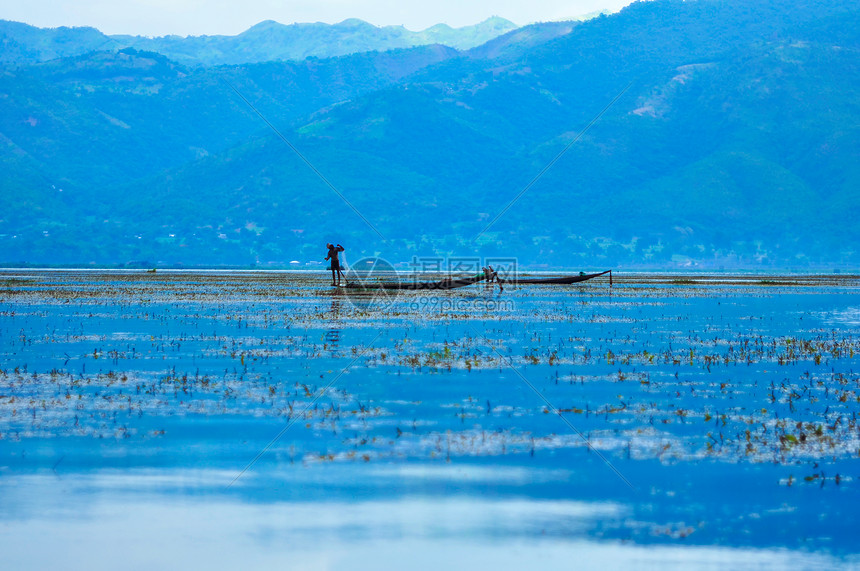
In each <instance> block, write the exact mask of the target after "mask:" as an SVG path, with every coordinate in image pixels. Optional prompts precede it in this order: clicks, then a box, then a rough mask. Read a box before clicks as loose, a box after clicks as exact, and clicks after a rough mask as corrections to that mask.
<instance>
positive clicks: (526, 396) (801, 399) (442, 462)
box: [0, 271, 860, 569]
mask: <svg viewBox="0 0 860 571" xmlns="http://www.w3.org/2000/svg"><path fill="white" fill-rule="evenodd" d="M0 282H2V283H0V500H2V501H0V530H2V532H0V548H2V551H3V554H4V556H3V559H4V560H5V561H7V562H11V564H12V567H10V568H39V569H41V568H46V567H61V568H87V569H100V568H111V569H112V568H116V567H117V566H122V567H126V568H128V567H130V568H152V567H162V568H188V567H200V566H202V565H206V566H208V567H213V568H236V567H248V566H256V567H260V566H263V567H272V566H279V567H287V568H289V567H293V568H321V569H328V568H374V569H377V568H403V567H405V566H408V567H410V568H428V569H429V568H439V567H440V566H442V565H445V566H449V567H451V566H453V567H461V568H468V567H481V568H484V567H487V566H494V567H497V568H522V567H525V566H534V565H538V564H539V565H543V566H550V567H569V566H570V564H571V561H575V562H576V563H577V564H579V565H581V566H586V567H588V566H592V567H601V568H602V567H606V566H610V567H620V566H629V565H631V564H632V565H637V566H659V567H665V566H669V567H685V568H686V567H727V566H732V567H756V568H758V567H784V566H789V567H800V568H818V567H821V568H830V567H834V566H844V567H852V566H857V565H858V564H860V559H858V554H860V543H858V541H857V539H856V538H857V533H858V530H860V509H858V508H860V495H858V492H860V483H858V478H860V426H858V424H857V411H858V408H860V366H858V361H860V301H858V299H860V298H858V295H857V294H858V283H860V282H858V280H856V279H855V278H853V277H839V278H825V277H803V278H799V277H786V278H773V277H769V278H766V279H765V278H761V279H759V278H755V277H749V276H746V277H743V278H735V279H733V278H726V277H719V276H716V277H715V276H709V277H689V276H683V277H679V276H654V275H645V276H634V277H631V276H628V277H624V276H623V275H622V276H616V277H615V280H614V284H613V286H612V287H610V286H609V283H608V280H606V281H604V280H602V279H600V280H594V281H591V282H587V283H585V284H582V285H579V286H527V287H521V288H516V287H508V288H506V289H505V291H504V292H501V293H500V292H499V291H498V289H488V288H486V287H485V286H477V287H475V286H473V287H470V288H464V289H460V290H455V291H452V292H441V293H439V294H436V295H435V296H434V295H420V294H404V295H398V296H387V297H386V296H373V295H356V294H346V293H344V292H342V291H341V292H338V291H333V289H332V288H330V287H328V286H327V281H326V277H325V276H324V275H323V274H320V275H318V276H317V275H308V274H297V273H296V274H293V273H263V272H260V273H253V272H251V273H248V272H243V273H229V272H225V273H218V272H209V273H202V272H200V273H192V272H187V273H165V272H159V273H157V274H151V273H133V272H127V273H125V272H71V271H70V272H25V271H4V272H0ZM4 567H6V564H4Z"/></svg>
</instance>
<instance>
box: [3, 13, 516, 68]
mask: <svg viewBox="0 0 860 571" xmlns="http://www.w3.org/2000/svg"><path fill="white" fill-rule="evenodd" d="M516 27H517V26H516V25H515V24H513V23H512V22H509V21H508V20H505V19H504V18H499V17H493V18H489V19H487V20H485V21H483V22H481V23H479V24H475V25H474V26H465V27H462V28H451V27H449V26H447V25H445V24H438V25H436V26H433V27H431V28H428V29H426V30H423V31H420V32H412V31H410V30H407V29H406V28H404V27H403V26H383V27H380V26H374V25H372V24H368V23H367V22H364V21H362V20H358V19H349V20H344V21H343V22H340V23H339V24H333V25H330V24H323V23H314V24H291V25H284V24H279V23H278V22H274V21H271V20H267V21H265V22H260V23H259V24H257V25H255V26H253V27H251V28H250V29H248V30H246V31H245V32H242V33H241V34H239V35H236V36H188V37H185V36H162V37H157V38H149V37H143V36H128V35H113V36H106V35H104V34H102V33H101V32H99V31H98V30H95V29H94V28H56V29H42V28H35V27H33V26H28V25H26V24H21V23H18V22H9V21H4V20H0V45H2V46H3V50H2V51H0V63H15V64H28V63H38V62H44V61H47V60H50V59H54V58H57V57H70V56H78V55H83V54H86V53H88V52H91V51H95V50H107V49H114V50H115V49H123V48H129V47H130V48H135V49H137V50H141V51H150V52H155V53H159V54H162V55H164V56H167V57H168V58H170V59H172V60H173V61H175V62H177V63H180V64H183V65H187V66H197V65H204V66H214V65H239V64H246V63H258V62H267V61H280V60H297V61H298V60H303V59H306V58H308V57H317V58H330V57H337V56H342V55H349V54H354V53H361V52H369V51H386V50H391V49H402V48H410V47H416V46H423V45H432V44H440V45H444V46H448V47H452V48H455V49H459V50H465V49H470V48H473V47H475V46H479V45H481V44H483V43H485V42H487V41H488V40H491V39H493V38H495V37H497V36H500V35H502V34H504V33H506V32H509V31H511V30H514V29H516Z"/></svg>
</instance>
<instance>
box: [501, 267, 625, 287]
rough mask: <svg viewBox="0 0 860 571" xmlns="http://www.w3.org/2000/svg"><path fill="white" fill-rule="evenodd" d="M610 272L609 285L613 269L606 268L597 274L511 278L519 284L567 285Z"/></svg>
mask: <svg viewBox="0 0 860 571" xmlns="http://www.w3.org/2000/svg"><path fill="white" fill-rule="evenodd" d="M606 274H609V285H612V270H606V271H605V272H600V273H597V274H580V275H578V276H562V277H557V278H517V279H516V280H511V281H512V282H513V283H515V284H517V285H519V284H547V285H551V284H558V285H567V284H575V283H579V282H584V281H586V280H590V279H593V278H596V277H599V276H603V275H606Z"/></svg>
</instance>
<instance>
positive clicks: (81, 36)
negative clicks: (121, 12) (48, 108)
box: [0, 20, 117, 65]
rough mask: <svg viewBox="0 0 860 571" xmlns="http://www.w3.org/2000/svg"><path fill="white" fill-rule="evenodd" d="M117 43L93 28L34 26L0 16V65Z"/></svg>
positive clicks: (48, 58)
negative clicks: (1, 18) (2, 18)
mask: <svg viewBox="0 0 860 571" xmlns="http://www.w3.org/2000/svg"><path fill="white" fill-rule="evenodd" d="M113 47H117V44H116V42H115V41H114V40H112V39H111V38H109V37H108V36H106V35H104V34H102V33H101V32H99V31H98V30H96V29H95V28H67V27H62V28H37V27H35V26H30V25H27V24H22V23H20V22H10V21H8V20H0V65H2V64H30V63H36V62H42V61H48V60H51V59H55V58H61V57H71V56H78V55H81V54H85V53H87V52H92V51H97V50H105V49H110V48H113Z"/></svg>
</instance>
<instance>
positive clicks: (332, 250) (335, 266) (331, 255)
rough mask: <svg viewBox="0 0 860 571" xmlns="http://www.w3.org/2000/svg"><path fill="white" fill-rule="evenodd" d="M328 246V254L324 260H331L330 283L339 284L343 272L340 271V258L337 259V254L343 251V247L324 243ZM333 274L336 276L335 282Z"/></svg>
mask: <svg viewBox="0 0 860 571" xmlns="http://www.w3.org/2000/svg"><path fill="white" fill-rule="evenodd" d="M326 246H327V247H328V256H326V257H325V259H326V260H329V259H330V260H331V285H337V286H339V285H340V278H342V277H343V279H344V280H346V277H344V275H343V272H342V271H340V260H338V258H337V255H338V254H339V253H341V252H343V250H344V247H343V246H341V245H340V244H338V245H337V246H333V245H332V244H326ZM335 276H336V277H337V283H335Z"/></svg>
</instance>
